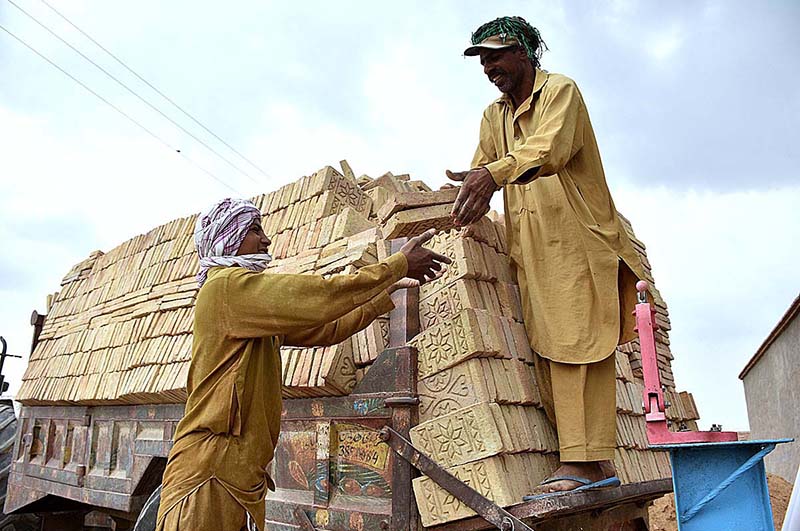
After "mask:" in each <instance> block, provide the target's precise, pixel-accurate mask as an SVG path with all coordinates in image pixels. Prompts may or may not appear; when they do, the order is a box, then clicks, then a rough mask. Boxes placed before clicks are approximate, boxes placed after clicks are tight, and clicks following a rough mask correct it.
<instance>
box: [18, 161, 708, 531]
mask: <svg viewBox="0 0 800 531" xmlns="http://www.w3.org/2000/svg"><path fill="white" fill-rule="evenodd" d="M456 194H457V189H445V190H437V191H432V190H431V189H430V188H429V187H428V186H426V185H425V183H423V182H421V181H413V180H411V179H410V178H409V176H407V175H393V174H391V173H387V174H385V175H383V176H381V177H379V178H377V179H372V178H370V177H368V176H361V177H359V178H356V177H355V176H354V174H353V173H352V170H351V169H350V167H349V165H347V163H346V162H344V161H343V162H342V172H339V171H337V170H335V169H333V168H332V167H325V168H323V169H321V170H319V171H318V172H316V173H314V174H313V175H310V176H307V177H303V178H302V179H300V180H298V181H295V182H293V183H290V184H288V185H286V186H283V187H282V188H280V189H278V190H276V191H273V192H271V193H268V194H265V195H261V196H258V197H256V198H254V199H253V201H254V202H255V204H256V205H257V206H258V207H259V208H260V209H261V211H262V213H263V215H264V217H263V225H264V230H265V232H266V233H267V235H269V236H270V238H271V239H272V242H273V244H272V247H271V252H272V253H273V256H274V257H275V260H274V261H273V262H272V263H271V264H270V268H269V271H270V272H276V273H279V272H291V273H317V274H322V275H332V274H336V273H350V272H353V271H355V270H357V269H358V268H359V267H362V266H364V265H367V264H372V263H375V262H377V261H379V260H381V259H383V258H385V257H386V256H388V253H389V247H390V245H389V241H390V240H392V239H395V238H401V237H410V236H414V235H417V234H420V233H421V232H423V231H425V230H426V229H428V228H431V227H434V228H437V229H439V230H440V232H439V233H438V234H437V236H436V237H435V238H434V239H433V240H432V241H431V243H430V245H431V246H432V247H433V248H434V249H435V250H436V251H438V252H440V253H443V254H446V255H448V256H449V257H450V258H451V259H452V260H453V263H452V265H451V266H450V267H449V269H448V271H447V273H446V274H445V275H444V276H443V277H441V278H439V279H437V280H436V281H434V282H431V283H429V284H426V285H424V286H422V287H421V288H420V295H419V299H420V305H419V313H420V325H421V331H420V333H419V334H418V335H417V336H416V337H414V338H413V339H412V340H411V341H410V342H409V344H410V345H412V346H414V347H416V348H417V349H418V352H419V355H418V359H419V367H418V377H419V382H418V388H419V395H420V409H419V424H418V425H417V426H416V427H414V428H413V429H412V431H411V438H412V441H413V442H414V444H415V445H417V446H418V447H420V448H421V449H423V450H424V451H425V452H426V453H428V454H429V455H431V456H432V457H433V458H434V459H435V460H436V461H437V462H439V463H440V464H441V465H442V466H444V467H447V468H448V470H450V471H451V472H452V473H453V474H455V475H456V476H458V477H459V478H461V479H463V480H464V481H466V482H468V483H469V484H470V485H471V486H472V487H473V488H475V489H476V490H478V491H480V492H482V493H483V494H485V495H486V496H488V497H489V498H491V499H493V500H495V501H496V502H497V503H499V504H500V505H504V506H507V505H511V504H514V503H518V502H519V500H520V499H521V497H522V496H523V495H524V494H528V493H529V492H530V491H531V490H532V489H533V487H534V486H535V485H536V484H538V482H539V481H541V480H542V479H544V478H545V477H546V476H547V475H548V474H549V473H550V472H551V471H552V470H553V469H554V468H555V466H556V464H557V454H556V451H557V449H558V444H557V440H556V435H555V432H554V430H553V428H552V427H551V425H550V424H549V422H548V420H547V418H546V416H545V414H544V410H543V409H542V405H541V397H540V395H539V391H538V387H537V384H536V378H535V375H534V371H533V365H532V363H533V353H532V352H531V350H530V346H529V343H528V340H527V336H526V333H525V328H524V326H523V324H522V310H521V306H520V299H519V288H518V286H517V285H516V281H515V278H514V275H513V272H512V270H511V268H510V264H509V258H508V256H507V254H506V253H507V251H506V235H505V227H504V225H503V222H502V217H501V216H497V215H496V214H494V213H492V214H490V215H489V216H486V217H484V218H483V219H482V220H481V221H480V222H479V223H477V224H475V225H473V226H471V227H470V228H468V229H456V228H454V227H453V226H452V223H451V220H450V216H449V212H450V205H451V204H452V202H453V200H454V199H455V196H456ZM195 219H196V216H189V217H185V218H180V219H176V220H174V221H172V222H170V223H167V224H165V225H162V226H160V227H157V228H155V229H153V230H152V231H150V232H149V233H147V234H144V235H140V236H137V237H135V238H133V239H131V240H129V241H127V242H125V243H123V244H121V245H119V246H118V247H116V248H114V249H112V250H111V251H109V252H108V253H105V254H104V253H101V252H95V253H92V254H91V255H90V256H89V257H88V258H87V259H86V260H84V261H83V262H81V263H79V264H77V265H76V266H75V267H73V268H72V270H71V271H70V272H69V273H68V274H67V276H66V277H65V278H64V280H63V281H62V284H61V290H60V291H59V292H58V293H57V294H55V295H54V296H53V297H52V300H50V302H49V304H48V315H47V319H46V321H45V326H44V329H43V331H42V333H41V335H40V337H39V343H38V345H37V347H36V349H35V351H34V352H33V354H32V355H31V359H30V362H29V365H28V369H27V371H26V373H25V375H24V377H23V383H22V387H21V389H20V392H19V394H18V400H19V401H20V402H22V403H23V404H25V405H76V404H80V405H111V404H157V403H179V402H182V401H185V400H186V390H185V383H186V375H187V371H188V367H189V360H190V356H191V330H192V320H193V311H194V309H193V306H194V300H195V297H196V294H197V283H196V280H195V278H194V275H195V273H196V271H197V258H196V255H195V252H194V244H193V239H192V231H193V228H194V222H195ZM623 222H624V224H625V226H626V229H627V230H628V231H629V233H630V236H631V238H632V240H633V242H634V246H635V247H636V249H637V250H638V252H639V254H640V255H641V257H642V261H643V263H644V266H645V268H646V270H647V272H648V276H650V273H649V271H650V264H649V262H648V261H647V257H646V255H645V248H644V245H643V244H642V243H641V242H640V241H638V240H637V239H636V238H635V236H634V235H633V232H632V230H631V228H630V224H629V223H628V222H627V221H626V220H625V219H624V218H623ZM648 280H649V281H650V282H651V285H653V282H652V280H653V279H652V278H649V279H648ZM652 291H653V295H654V298H655V302H656V306H657V310H658V315H657V319H658V322H659V324H660V325H661V330H659V331H658V332H657V335H656V341H657V350H658V364H659V369H660V372H661V379H662V383H664V385H665V386H666V387H667V392H666V397H667V400H668V401H669V403H670V406H669V408H668V409H667V415H668V417H669V418H670V419H671V420H672V421H673V426H675V427H676V428H678V427H681V426H686V427H689V428H691V429H696V423H695V422H696V420H697V419H698V414H697V410H696V408H695V406H694V402H693V399H692V397H691V395H690V394H689V393H685V392H681V393H678V392H677V391H676V390H675V381H674V377H673V375H672V371H671V360H672V354H671V352H670V347H669V335H668V333H669V329H670V324H669V317H668V313H667V307H666V304H665V303H664V301H663V299H662V298H661V296H660V294H659V293H658V291H657V290H656V289H655V288H653V290H652ZM388 331H389V322H388V316H383V317H381V318H379V319H378V320H376V321H375V322H374V323H373V324H372V325H370V326H369V327H367V328H366V329H365V330H363V331H362V332H360V333H358V334H356V335H355V336H353V337H352V338H350V339H348V340H346V341H344V342H342V343H340V344H338V345H334V346H331V347H324V348H323V347H319V348H285V349H283V350H282V351H281V357H282V362H283V365H282V366H283V395H284V397H286V398H302V397H324V396H337V395H346V394H348V393H349V392H350V391H351V390H352V389H353V387H354V386H355V385H356V383H357V382H358V381H359V380H360V379H361V378H363V376H364V374H366V372H367V371H369V368H370V366H371V364H372V362H373V361H374V360H375V359H376V357H377V356H378V354H380V353H381V352H382V351H383V350H384V349H385V348H386V346H387V344H388ZM615 356H616V366H617V382H616V383H617V413H618V415H617V446H618V448H617V452H616V459H615V461H616V465H617V467H618V470H619V475H620V477H621V479H622V480H623V481H624V482H636V481H642V480H647V479H655V478H660V477H667V476H669V465H668V461H667V459H666V456H665V455H664V454H661V453H657V452H652V451H649V450H647V439H646V435H645V429H644V417H643V414H642V406H641V396H642V378H641V359H640V353H639V347H638V344H637V342H636V341H634V342H631V343H629V344H626V345H623V346H621V347H620V348H619V349H618V350H617V352H616V353H615ZM414 491H415V495H416V498H417V503H418V506H419V510H420V515H421V518H422V522H423V524H424V525H426V526H428V525H432V524H436V523H442V522H447V521H451V520H456V519H459V518H464V517H467V516H470V515H472V514H474V513H472V511H471V510H469V509H468V508H467V507H465V506H464V505H462V504H461V503H460V502H458V500H456V499H454V498H453V497H452V496H450V495H448V494H447V493H446V492H445V491H444V490H442V489H441V488H439V487H438V486H437V485H436V484H434V483H433V482H431V481H430V480H429V479H427V478H424V477H423V478H418V479H416V480H414Z"/></svg>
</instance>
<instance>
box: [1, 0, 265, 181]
mask: <svg viewBox="0 0 800 531" xmlns="http://www.w3.org/2000/svg"><path fill="white" fill-rule="evenodd" d="M8 3H9V4H11V5H12V6H14V7H16V8H17V9H19V10H20V11H22V13H24V14H25V16H26V17H28V18H30V19H31V20H33V21H34V22H35V23H36V24H38V25H39V26H41V27H42V28H44V29H45V30H46V31H47V32H48V33H50V34H51V35H52V36H53V37H55V38H56V39H58V40H59V41H61V42H62V43H64V44H65V45H67V46H69V48H70V49H72V51H74V52H75V53H77V54H78V55H80V56H81V57H83V58H84V59H85V60H87V61H88V62H90V63H91V64H92V65H94V67H95V68H97V69H98V70H100V71H101V72H103V73H104V74H105V75H107V76H108V77H110V78H111V79H113V80H114V81H116V82H117V84H119V85H120V86H121V87H123V88H124V89H125V90H127V91H128V92H130V93H131V94H132V95H133V96H135V97H136V98H138V99H139V100H140V101H142V102H143V103H144V104H145V105H147V106H148V107H150V108H151V109H153V110H154V111H156V112H157V113H158V114H160V115H161V116H163V117H164V118H166V119H167V120H169V122H170V123H171V124H173V125H174V126H175V127H177V128H178V129H180V130H181V131H183V132H184V133H186V134H187V135H189V136H190V137H192V138H193V139H195V140H196V141H197V142H199V143H200V144H202V145H203V146H205V147H206V148H207V149H208V150H209V151H211V152H212V153H214V154H215V155H216V156H218V157H219V158H220V159H222V160H224V161H225V162H226V163H227V164H228V165H229V166H231V167H232V168H234V169H235V170H236V171H238V172H239V173H241V174H242V175H244V176H245V177H247V178H248V179H250V180H252V181H253V182H254V183H256V184H259V182H258V181H257V180H255V179H254V178H253V177H252V176H251V175H250V174H248V173H247V172H246V171H244V170H243V169H241V168H240V167H239V166H237V165H236V164H234V163H233V162H231V161H230V160H228V159H227V158H226V157H225V156H223V155H222V154H221V153H219V152H218V151H217V150H215V149H214V148H213V147H211V146H209V145H208V144H206V143H205V142H204V141H203V140H202V139H200V138H198V137H197V136H195V135H194V134H192V133H191V132H190V131H189V130H187V129H186V128H185V127H183V126H182V125H181V124H179V123H178V122H176V121H175V120H173V119H172V118H170V117H169V116H167V115H166V114H164V113H163V112H162V111H161V110H160V109H159V108H158V107H156V106H155V105H153V104H152V103H150V102H149V101H147V100H146V99H144V98H143V97H142V96H140V95H139V94H138V93H137V92H136V91H134V90H133V89H131V88H130V87H128V85H126V84H125V83H123V82H122V81H120V80H119V79H117V78H116V77H115V76H114V75H113V74H111V73H110V72H109V71H108V70H106V69H105V68H103V67H102V66H100V65H99V64H97V63H96V62H94V61H93V60H92V59H90V58H89V57H87V56H86V55H85V54H84V53H83V52H81V51H80V50H78V49H77V48H76V47H75V46H73V45H72V44H70V43H69V42H67V41H66V40H64V39H63V38H62V37H61V36H59V35H58V34H57V33H56V32H54V31H53V30H52V29H50V28H48V27H47V26H45V25H44V24H42V23H41V22H39V20H37V19H36V17H34V16H33V15H31V14H30V13H28V12H27V11H25V10H24V9H23V8H22V7H20V6H19V5H17V4H16V3H15V2H14V1H13V0H8Z"/></svg>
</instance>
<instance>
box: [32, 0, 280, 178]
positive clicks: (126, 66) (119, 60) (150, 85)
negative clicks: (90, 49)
mask: <svg viewBox="0 0 800 531" xmlns="http://www.w3.org/2000/svg"><path fill="white" fill-rule="evenodd" d="M39 1H40V2H42V3H43V4H44V5H46V6H47V7H48V8H50V9H51V10H52V11H53V12H54V13H55V14H56V15H58V16H59V17H61V18H62V19H63V20H64V21H65V22H66V23H67V24H69V25H70V26H72V27H73V28H75V29H76V30H77V31H78V32H79V33H80V34H81V35H83V36H84V37H86V38H87V39H89V40H90V41H91V42H92V43H94V44H95V46H97V47H98V48H100V49H101V50H103V51H104V52H105V53H107V54H108V55H109V56H110V57H111V58H112V59H114V60H115V61H116V62H117V63H119V64H120V65H122V67H123V68H125V69H126V70H127V71H128V72H130V73H131V74H133V75H134V76H136V77H137V78H138V79H139V80H140V81H141V82H142V83H144V84H145V85H147V86H148V87H150V88H151V89H153V91H155V92H156V93H157V94H158V95H159V96H161V97H162V98H164V99H165V100H167V101H168V102H169V103H170V104H172V106H173V107H175V108H176V109H178V110H179V111H181V112H182V113H183V114H184V115H185V116H186V117H187V118H189V119H190V120H191V121H193V122H194V123H196V124H197V125H199V126H200V127H202V128H203V129H204V130H205V131H206V132H207V133H208V134H210V135H211V136H213V137H214V138H216V139H217V140H219V141H220V142H221V143H222V144H224V145H225V146H226V147H227V148H228V149H230V150H231V151H233V152H234V153H236V154H237V155H239V156H240V157H241V158H242V160H244V161H246V162H247V163H248V164H250V165H251V166H252V167H253V168H255V169H257V170H258V171H259V172H261V174H262V175H263V176H264V177H267V178H270V175H269V174H268V173H267V172H265V171H264V170H263V169H262V168H261V167H260V166H259V165H258V164H256V163H255V162H253V161H252V160H250V159H249V158H247V157H246V156H245V155H243V154H242V153H240V152H239V151H238V150H237V149H236V148H234V147H233V146H232V145H230V144H229V143H228V142H226V141H225V140H224V139H222V138H221V137H220V136H218V135H217V134H216V133H214V131H212V130H211V129H209V128H208V127H206V126H205V125H204V124H203V123H202V122H200V120H198V119H197V118H195V117H194V116H192V115H191V114H190V113H189V112H188V111H186V110H185V109H184V108H183V107H181V106H180V105H178V104H177V103H176V102H175V101H173V100H172V98H170V97H169V96H167V95H166V94H164V93H163V92H161V91H160V90H159V89H158V88H156V87H155V86H154V85H153V84H152V83H150V82H149V81H147V80H146V79H145V78H144V77H142V76H141V75H140V74H139V73H138V72H136V71H135V70H134V69H132V68H131V67H129V66H128V65H127V64H125V62H124V61H123V60H122V59H120V58H119V57H117V56H116V55H114V54H113V53H111V51H110V50H108V49H107V48H106V47H105V46H103V45H102V44H100V43H99V42H97V40H95V39H94V38H93V37H92V36H91V35H89V34H88V33H86V32H85V31H83V30H82V29H81V28H79V27H78V26H77V25H76V24H75V23H74V22H72V21H71V20H70V19H68V18H67V17H66V15H64V14H63V13H61V12H60V11H59V10H58V9H56V8H55V7H53V6H51V5H50V4H49V3H48V2H47V1H46V0H39Z"/></svg>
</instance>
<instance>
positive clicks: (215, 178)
mask: <svg viewBox="0 0 800 531" xmlns="http://www.w3.org/2000/svg"><path fill="white" fill-rule="evenodd" d="M0 29H2V30H3V31H5V32H6V33H8V34H9V35H10V36H11V37H13V38H14V39H16V40H17V41H18V42H19V43H20V44H22V45H23V46H25V47H26V48H28V49H29V50H30V51H32V52H33V53H35V54H36V55H38V56H39V57H41V58H42V59H44V60H45V61H46V62H47V63H49V64H50V66H52V67H54V68H56V69H57V70H59V71H60V72H61V73H62V74H64V75H65V76H67V77H68V78H70V79H71V80H73V81H74V82H75V83H77V84H78V85H80V86H81V87H83V88H84V89H85V90H86V91H88V92H89V93H91V94H92V95H94V96H95V97H97V98H98V99H99V100H100V101H102V102H103V103H105V104H106V105H108V106H109V107H111V108H112V109H114V110H115V111H117V112H118V113H120V114H121V115H122V116H124V117H125V118H127V119H128V120H130V121H131V122H133V123H134V124H136V125H137V126H139V128H140V129H142V130H143V131H144V132H146V133H147V134H148V135H150V136H151V137H153V138H154V139H156V140H157V141H158V142H160V143H161V144H163V145H164V146H166V147H167V148H169V149H170V150H171V151H173V152H176V153H178V154H179V155H180V156H181V157H183V158H184V159H185V160H186V161H188V162H189V163H190V164H192V165H193V166H195V167H196V168H197V169H199V170H201V171H202V172H204V173H205V174H207V175H208V176H210V177H211V178H212V179H214V180H215V181H217V182H218V183H220V184H221V185H223V186H224V187H225V188H227V189H228V190H231V191H232V192H234V193H236V194H238V195H241V193H240V192H239V191H238V190H236V189H235V188H233V187H232V186H231V185H229V184H228V183H227V182H225V181H224V180H222V179H221V178H220V177H218V176H216V175H215V174H214V173H212V172H210V171H209V170H207V169H205V168H204V167H202V166H200V165H199V164H198V163H196V162H195V161H193V160H192V159H190V158H189V157H187V156H186V155H184V154H183V153H181V151H180V150H179V149H176V148H174V147H172V146H171V145H170V144H169V143H168V142H167V141H166V140H164V139H163V138H161V137H160V136H158V135H157V134H155V133H154V132H152V131H151V130H150V129H148V128H147V127H145V126H144V125H142V124H141V123H139V122H138V121H137V120H136V119H135V118H133V117H132V116H130V115H129V114H127V113H126V112H125V111H123V110H122V109H120V108H119V107H117V106H116V105H114V104H113V103H111V102H110V101H108V100H107V99H105V98H104V97H103V96H101V95H100V94H98V93H97V92H95V91H94V90H92V89H91V88H90V87H89V86H88V85H86V84H85V83H83V82H82V81H81V80H79V79H78V78H76V77H75V76H73V75H72V74H70V73H69V72H67V71H66V70H64V69H63V68H61V67H60V66H58V65H57V64H56V63H54V62H53V61H51V60H50V59H49V58H47V57H46V56H44V55H43V54H42V53H40V52H39V51H38V50H36V49H35V48H34V47H33V46H31V45H30V44H28V43H27V42H25V41H24V40H23V39H22V38H20V37H18V36H17V35H16V34H14V33H13V32H12V31H11V30H9V29H8V28H6V27H5V26H3V25H2V24H0Z"/></svg>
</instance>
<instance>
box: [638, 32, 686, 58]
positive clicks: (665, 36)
mask: <svg viewBox="0 0 800 531" xmlns="http://www.w3.org/2000/svg"><path fill="white" fill-rule="evenodd" d="M683 42H684V32H683V30H682V29H681V28H680V27H679V26H677V25H674V26H672V27H670V28H668V29H666V30H663V31H661V32H659V33H656V34H655V35H654V36H653V37H652V38H651V39H650V42H649V44H648V46H647V51H648V52H649V53H650V56H651V57H653V58H654V59H656V60H657V61H666V60H667V59H670V58H672V57H673V56H674V55H675V54H676V53H677V52H678V50H680V48H681V45H682V44H683Z"/></svg>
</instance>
